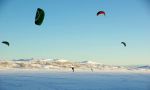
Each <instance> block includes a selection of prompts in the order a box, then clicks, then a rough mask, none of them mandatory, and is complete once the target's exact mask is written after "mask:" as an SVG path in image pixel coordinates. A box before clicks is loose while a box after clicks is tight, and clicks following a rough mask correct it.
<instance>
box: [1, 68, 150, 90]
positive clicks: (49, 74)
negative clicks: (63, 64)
mask: <svg viewBox="0 0 150 90" xmlns="http://www.w3.org/2000/svg"><path fill="white" fill-rule="evenodd" d="M0 90H150V73H145V72H104V71H101V72H82V71H81V72H74V73H73V72H71V71H70V72H69V71H49V70H22V69H18V70H14V69H12V70H11V69H10V70H0Z"/></svg>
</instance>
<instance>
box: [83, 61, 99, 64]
mask: <svg viewBox="0 0 150 90" xmlns="http://www.w3.org/2000/svg"><path fill="white" fill-rule="evenodd" d="M80 63H81V64H101V63H97V62H94V61H83V62H80Z"/></svg>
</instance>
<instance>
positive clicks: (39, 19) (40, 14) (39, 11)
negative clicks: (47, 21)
mask: <svg viewBox="0 0 150 90" xmlns="http://www.w3.org/2000/svg"><path fill="white" fill-rule="evenodd" d="M44 16H45V13H44V11H43V10H42V9H41V8H38V9H37V11H36V16H35V24H36V25H41V24H42V22H43V20H44Z"/></svg>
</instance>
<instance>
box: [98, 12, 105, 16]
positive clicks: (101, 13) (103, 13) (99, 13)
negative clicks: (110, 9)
mask: <svg viewBox="0 0 150 90" xmlns="http://www.w3.org/2000/svg"><path fill="white" fill-rule="evenodd" d="M105 14H106V13H105V12H104V11H99V12H98V13H97V16H99V15H105Z"/></svg>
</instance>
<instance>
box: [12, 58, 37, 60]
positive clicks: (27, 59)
mask: <svg viewBox="0 0 150 90" xmlns="http://www.w3.org/2000/svg"><path fill="white" fill-rule="evenodd" d="M32 60H34V59H33V58H30V59H14V60H13V61H32Z"/></svg>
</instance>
